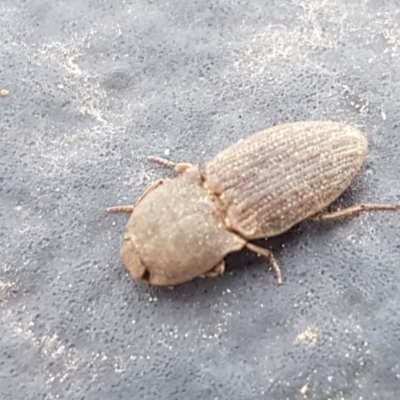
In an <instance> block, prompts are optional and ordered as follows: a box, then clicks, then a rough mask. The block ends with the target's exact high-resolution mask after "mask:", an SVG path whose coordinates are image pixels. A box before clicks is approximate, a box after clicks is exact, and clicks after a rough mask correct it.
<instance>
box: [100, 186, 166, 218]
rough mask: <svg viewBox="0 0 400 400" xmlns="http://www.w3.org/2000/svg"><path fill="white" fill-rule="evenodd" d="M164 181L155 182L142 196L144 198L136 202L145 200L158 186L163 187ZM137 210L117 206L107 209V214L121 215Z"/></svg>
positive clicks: (131, 207) (132, 207) (130, 207)
mask: <svg viewBox="0 0 400 400" xmlns="http://www.w3.org/2000/svg"><path fill="white" fill-rule="evenodd" d="M162 183H163V180H162V179H159V180H158V181H156V182H154V183H153V184H152V185H151V186H150V187H148V188H147V189H146V190H145V192H144V193H143V194H142V196H141V197H140V198H139V200H138V201H137V202H136V204H138V203H139V202H140V201H142V200H143V197H144V196H146V194H148V193H149V192H151V191H152V190H154V189H156V188H157V187H158V186H160V185H162ZM134 210H135V207H134V206H115V207H110V208H108V209H107V212H109V213H121V212H126V213H133V211H134Z"/></svg>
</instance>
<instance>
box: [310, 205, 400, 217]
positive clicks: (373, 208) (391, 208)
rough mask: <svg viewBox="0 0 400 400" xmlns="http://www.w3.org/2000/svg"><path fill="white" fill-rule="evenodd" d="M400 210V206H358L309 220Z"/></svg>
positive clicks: (319, 215) (318, 215)
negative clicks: (366, 212) (365, 212)
mask: <svg viewBox="0 0 400 400" xmlns="http://www.w3.org/2000/svg"><path fill="white" fill-rule="evenodd" d="M396 210H400V204H356V205H354V206H351V207H348V208H343V209H341V210H336V211H333V212H330V213H328V214H322V213H319V214H317V215H313V216H312V217H309V218H308V219H310V220H312V221H322V220H333V219H339V218H343V217H349V216H352V215H357V214H359V213H361V212H364V211H396Z"/></svg>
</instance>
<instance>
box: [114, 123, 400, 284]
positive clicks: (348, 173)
mask: <svg viewBox="0 0 400 400" xmlns="http://www.w3.org/2000/svg"><path fill="white" fill-rule="evenodd" d="M367 151H368V143H367V139H366V137H365V136H364V134H363V133H362V132H361V131H360V130H359V129H357V128H355V127H353V126H351V125H348V124H343V123H339V122H333V121H301V122H292V123H286V124H282V125H277V126H274V127H271V128H268V129H265V130H263V131H261V132H258V133H255V134H253V135H251V136H249V137H247V138H245V139H241V140H240V141H239V142H237V143H235V144H233V145H231V146H230V147H228V148H227V149H225V150H223V151H222V152H220V153H219V154H217V155H216V156H215V157H214V158H212V159H210V160H209V161H208V162H206V163H205V164H203V165H201V166H197V165H193V164H189V163H178V164H175V163H173V162H171V161H168V160H164V159H162V158H158V157H150V160H151V161H154V162H157V163H159V164H162V165H164V166H166V167H169V168H173V169H174V170H175V171H177V172H178V173H179V175H178V176H176V177H174V178H172V179H166V180H159V181H157V182H155V183H154V184H153V185H151V186H150V188H148V189H147V190H146V191H145V193H144V194H143V195H142V197H141V198H140V199H139V201H138V202H137V204H136V206H116V207H112V208H110V209H108V211H109V212H129V213H131V216H130V219H129V221H128V224H127V227H126V230H125V234H124V238H123V243H122V247H121V251H120V255H121V258H122V260H123V262H124V263H125V266H126V268H127V270H128V271H129V273H130V275H131V276H132V277H133V278H135V279H136V280H138V281H142V282H146V283H148V284H150V285H153V286H173V285H177V284H180V283H183V282H186V281H190V280H192V279H194V278H196V277H200V276H218V275H221V274H222V273H223V272H224V269H225V264H224V258H225V257H226V255H228V254H229V253H232V252H235V251H239V250H241V249H243V248H247V249H249V250H251V251H253V252H255V253H257V254H259V255H262V256H265V257H266V258H267V259H268V260H269V263H270V265H271V267H272V268H273V270H274V271H275V274H276V276H277V280H278V283H279V284H281V283H282V275H281V271H280V268H279V265H278V263H277V261H276V259H275V257H274V256H273V253H272V252H271V251H270V250H268V249H265V248H262V247H259V246H256V245H255V244H253V243H251V241H252V240H254V239H260V238H270V237H272V236H276V235H279V234H282V233H284V232H286V231H288V230H289V229H290V228H292V227H293V226H294V225H296V224H298V223H299V222H300V221H303V220H306V219H313V220H327V219H336V218H341V217H345V216H349V215H352V214H357V213H359V212H361V211H369V210H399V209H400V205H390V204H388V205H385V204H358V205H355V206H352V207H349V208H346V209H342V210H337V211H334V212H332V213H328V214H324V213H322V210H323V209H324V208H326V207H327V206H328V205H329V204H331V203H332V202H333V201H334V200H335V199H336V198H337V197H339V196H340V195H341V194H342V193H343V192H344V191H345V189H346V188H347V187H348V186H349V185H350V183H351V182H352V181H353V179H354V177H355V176H356V174H357V173H358V172H359V170H360V168H361V166H362V164H363V162H364V159H365V157H366V154H367Z"/></svg>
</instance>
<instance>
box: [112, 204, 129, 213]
mask: <svg viewBox="0 0 400 400" xmlns="http://www.w3.org/2000/svg"><path fill="white" fill-rule="evenodd" d="M134 209H135V207H134V206H115V207H110V208H107V212H108V213H133V210H134Z"/></svg>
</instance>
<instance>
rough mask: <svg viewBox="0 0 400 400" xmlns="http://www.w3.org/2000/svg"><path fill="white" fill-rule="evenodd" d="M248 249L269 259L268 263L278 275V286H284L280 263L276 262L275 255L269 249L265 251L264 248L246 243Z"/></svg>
mask: <svg viewBox="0 0 400 400" xmlns="http://www.w3.org/2000/svg"><path fill="white" fill-rule="evenodd" d="M246 247H247V248H248V249H249V250H251V251H253V252H254V253H257V254H258V255H261V256H264V257H267V258H268V261H269V263H270V265H271V267H272V269H273V270H274V272H275V274H276V278H277V280H278V285H282V273H281V269H280V267H279V264H278V262H277V261H276V259H275V257H274V255H273V254H272V251H271V250H268V249H264V248H262V247H259V246H256V245H254V244H252V243H246Z"/></svg>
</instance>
